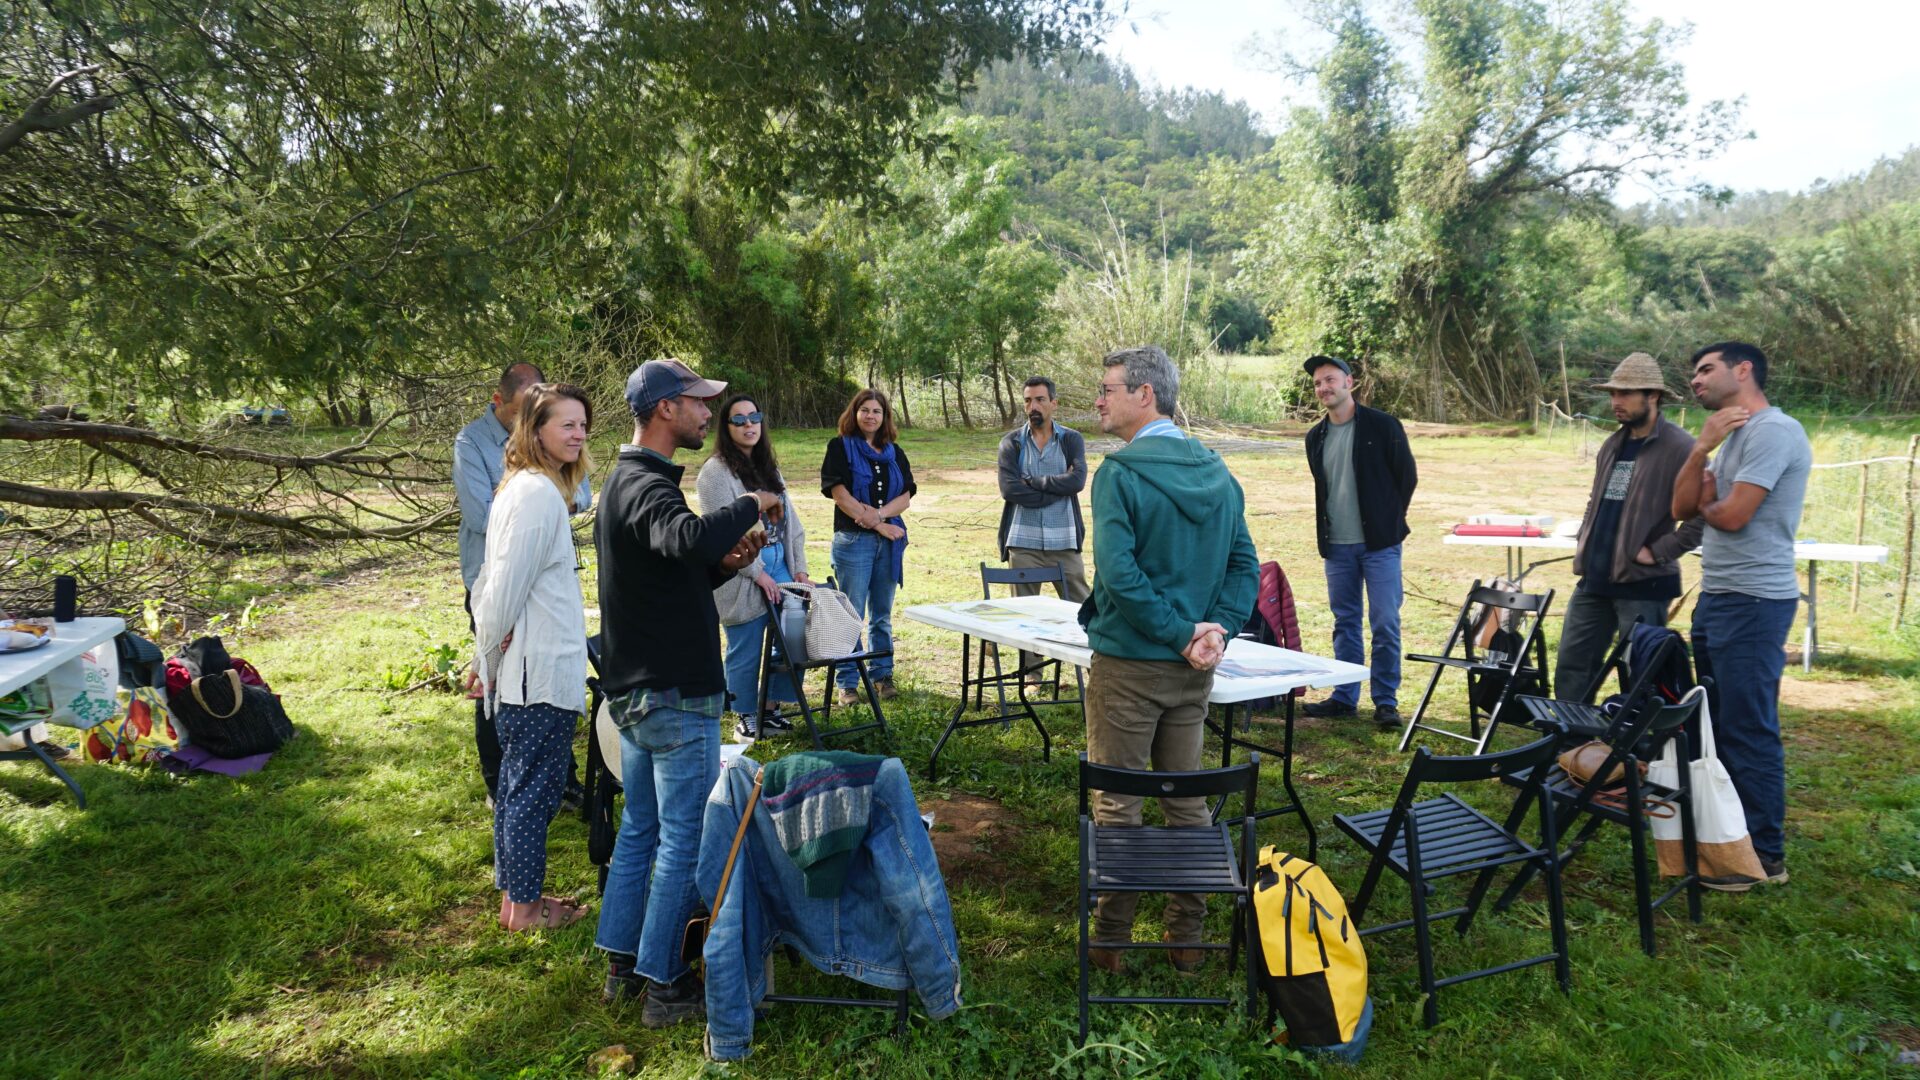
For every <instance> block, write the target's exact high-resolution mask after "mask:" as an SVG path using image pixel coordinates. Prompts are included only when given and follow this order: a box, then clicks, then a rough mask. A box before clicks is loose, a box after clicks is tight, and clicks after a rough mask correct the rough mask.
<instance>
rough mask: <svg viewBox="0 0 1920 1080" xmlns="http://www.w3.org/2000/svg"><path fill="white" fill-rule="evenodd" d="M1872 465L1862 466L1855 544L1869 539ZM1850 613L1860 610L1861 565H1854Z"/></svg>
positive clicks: (1849, 605) (1855, 525)
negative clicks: (1868, 519)
mask: <svg viewBox="0 0 1920 1080" xmlns="http://www.w3.org/2000/svg"><path fill="white" fill-rule="evenodd" d="M1871 468H1873V466H1871V465H1862V466H1860V507H1859V510H1858V512H1857V515H1856V516H1855V517H1854V519H1853V542H1854V543H1855V544H1860V543H1864V542H1865V541H1866V539H1867V471H1868V470H1869V469H1871ZM1847 610H1848V611H1859V610H1860V564H1859V563H1854V564H1853V597H1852V599H1850V600H1849V601H1848V602H1847Z"/></svg>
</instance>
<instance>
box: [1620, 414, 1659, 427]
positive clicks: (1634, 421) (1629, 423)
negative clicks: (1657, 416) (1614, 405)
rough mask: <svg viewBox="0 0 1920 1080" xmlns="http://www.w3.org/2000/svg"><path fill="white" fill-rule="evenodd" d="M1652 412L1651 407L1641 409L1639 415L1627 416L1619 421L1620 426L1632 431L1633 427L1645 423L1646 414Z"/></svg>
mask: <svg viewBox="0 0 1920 1080" xmlns="http://www.w3.org/2000/svg"><path fill="white" fill-rule="evenodd" d="M1652 412H1653V410H1652V409H1651V408H1646V409H1642V410H1640V413H1639V415H1637V416H1628V417H1627V418H1626V419H1625V420H1622V421H1620V426H1621V427H1623V428H1626V429H1627V430H1628V431H1632V430H1633V429H1634V428H1637V427H1639V426H1640V425H1642V424H1644V423H1646V422H1647V416H1648V414H1650V413H1652Z"/></svg>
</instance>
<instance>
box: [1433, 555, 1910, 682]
mask: <svg viewBox="0 0 1920 1080" xmlns="http://www.w3.org/2000/svg"><path fill="white" fill-rule="evenodd" d="M1440 542H1441V543H1442V544H1447V545H1450V546H1458V547H1499V548H1505V549H1507V577H1508V579H1509V580H1511V581H1513V582H1514V583H1515V584H1521V583H1523V582H1524V581H1525V580H1526V577H1527V575H1528V574H1530V573H1532V572H1533V571H1534V570H1535V568H1537V567H1541V566H1545V565H1547V564H1548V563H1555V562H1563V561H1565V560H1567V559H1571V558H1573V550H1574V548H1575V546H1576V544H1575V542H1574V538H1573V537H1571V536H1454V535H1448V536H1446V537H1443V538H1442V539H1441V541H1440ZM1536 550H1537V551H1564V552H1567V554H1565V555H1557V556H1554V557H1552V558H1544V559H1535V560H1534V561H1532V562H1527V561H1525V560H1526V556H1525V555H1524V554H1522V552H1524V551H1536ZM1699 553H1700V552H1699V549H1698V548H1696V549H1694V551H1693V554H1695V555H1698V554H1699ZM1793 557H1794V559H1796V560H1797V561H1799V562H1803V563H1806V564H1807V591H1806V592H1804V593H1801V594H1800V599H1801V600H1802V601H1804V602H1805V603H1806V605H1807V618H1806V624H1805V627H1804V629H1803V630H1802V631H1801V640H1800V666H1801V669H1802V670H1805V671H1812V670H1813V661H1814V658H1815V657H1816V656H1818V655H1819V652H1820V564H1821V563H1822V562H1846V563H1884V562H1886V561H1887V549H1886V548H1885V547H1883V546H1881V545H1879V544H1827V543H1821V542H1819V541H1816V540H1801V541H1799V542H1798V543H1796V544H1794V545H1793Z"/></svg>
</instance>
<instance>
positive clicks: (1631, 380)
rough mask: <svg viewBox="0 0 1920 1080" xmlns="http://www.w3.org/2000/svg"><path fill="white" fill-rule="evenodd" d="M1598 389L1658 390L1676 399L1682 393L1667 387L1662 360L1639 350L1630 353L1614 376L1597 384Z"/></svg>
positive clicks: (1615, 369) (1614, 370) (1621, 362)
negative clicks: (1661, 368)
mask: <svg viewBox="0 0 1920 1080" xmlns="http://www.w3.org/2000/svg"><path fill="white" fill-rule="evenodd" d="M1594 389H1596V390H1658V391H1659V392H1660V393H1662V394H1664V395H1666V396H1667V397H1669V398H1672V399H1674V400H1676V401H1677V400H1679V398H1680V395H1679V394H1676V393H1674V392H1673V391H1671V390H1669V389H1667V379H1666V375H1665V374H1664V373H1663V372H1662V371H1661V370H1660V361H1658V360H1655V359H1654V358H1653V357H1651V356H1648V355H1647V354H1646V353H1643V352H1637V353H1630V354H1628V356H1627V358H1626V359H1625V360H1622V361H1620V366H1619V367H1617V368H1614V369H1613V378H1611V379H1608V380H1607V381H1606V382H1603V383H1600V384H1599V385H1597V386H1595V387H1594Z"/></svg>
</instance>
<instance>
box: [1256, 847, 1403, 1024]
mask: <svg viewBox="0 0 1920 1080" xmlns="http://www.w3.org/2000/svg"><path fill="white" fill-rule="evenodd" d="M1253 911H1254V927H1255V929H1256V931H1257V933H1258V935H1259V938H1260V947H1259V948H1257V949H1253V950H1251V951H1252V953H1253V955H1254V956H1255V957H1257V958H1258V959H1259V963H1260V969H1259V971H1258V972H1257V974H1258V976H1259V980H1260V986H1261V988H1262V989H1263V990H1264V991H1265V992H1266V995H1267V1006H1268V1012H1267V1022H1268V1024H1269V1026H1271V1025H1272V1023H1273V1020H1274V1018H1275V1016H1276V1015H1277V1016H1278V1017H1279V1018H1280V1019H1282V1020H1284V1021H1285V1022H1286V1028H1287V1030H1286V1035H1285V1041H1286V1042H1288V1043H1290V1044H1292V1045H1293V1046H1294V1047H1295V1048H1297V1049H1300V1050H1307V1051H1315V1052H1321V1053H1327V1054H1331V1055H1333V1056H1336V1057H1339V1058H1342V1059H1345V1060H1348V1061H1356V1060H1358V1059H1359V1057H1360V1052H1361V1051H1362V1050H1364V1049H1365V1048H1366V1040H1367V1034H1368V1032H1369V1030H1370V1029H1371V1028H1372V1026H1373V1003H1372V1002H1371V1001H1370V1000H1369V999H1368V997H1367V953H1366V950H1365V949H1364V948H1362V947H1361V945H1360V929H1359V927H1356V926H1354V925H1353V922H1352V920H1350V919H1348V918H1347V902H1346V901H1345V900H1344V899H1342V898H1341V896H1340V891H1339V890H1338V889H1335V888H1334V887H1333V882H1331V881H1329V880H1327V874H1326V871H1324V870H1322V869H1320V868H1319V867H1318V866H1316V865H1314V864H1313V863H1310V862H1308V861H1306V860H1305V859H1301V858H1296V857H1295V856H1292V855H1288V854H1286V853H1284V852H1278V851H1275V850H1274V849H1273V846H1272V845H1271V844H1269V845H1267V846H1266V847H1264V848H1261V849H1260V862H1259V865H1258V866H1256V867H1255V869H1254V882H1253Z"/></svg>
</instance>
